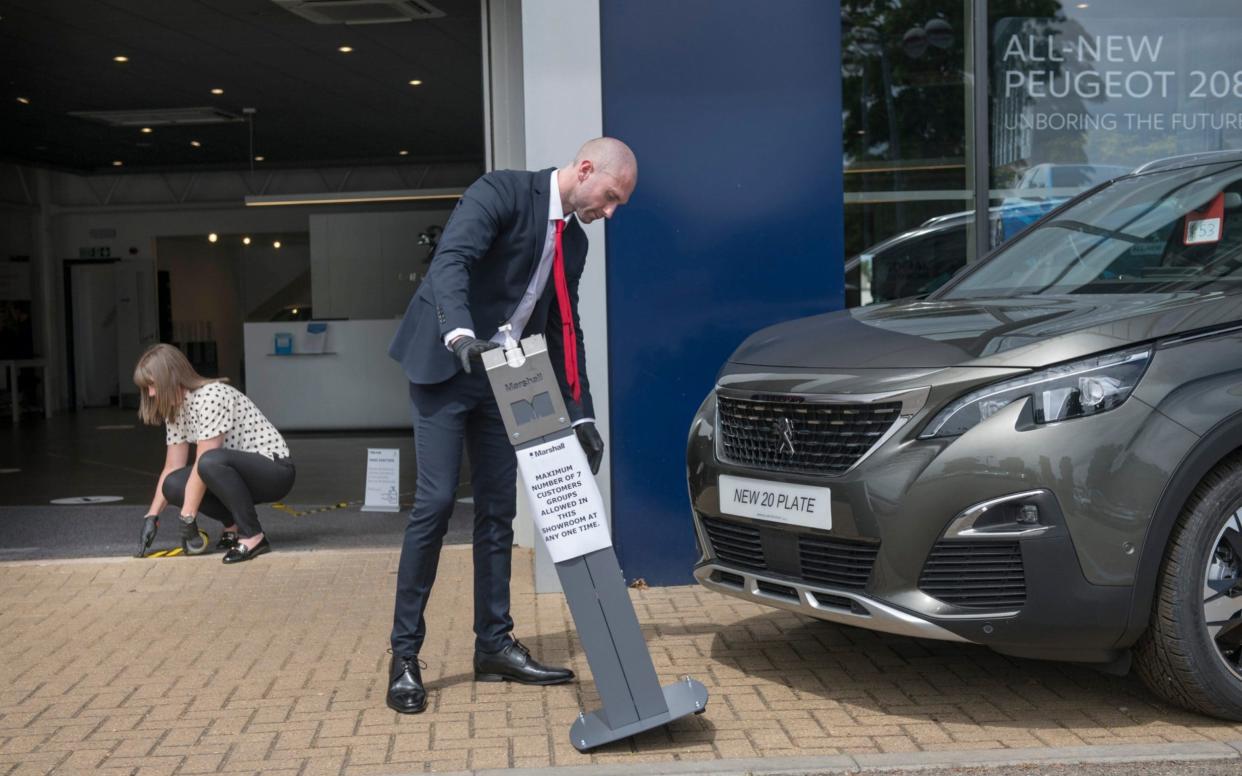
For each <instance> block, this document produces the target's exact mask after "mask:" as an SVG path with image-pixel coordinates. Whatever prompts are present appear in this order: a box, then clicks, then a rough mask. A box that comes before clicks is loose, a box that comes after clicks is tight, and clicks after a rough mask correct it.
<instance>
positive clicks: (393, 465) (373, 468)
mask: <svg viewBox="0 0 1242 776" xmlns="http://www.w3.org/2000/svg"><path fill="white" fill-rule="evenodd" d="M400 485H401V451H400V450H395V449H394V450H388V449H384V448H379V447H368V448H367V490H366V496H365V498H364V499H363V504H362V511H363V512H400V511H401V499H400V492H401V487H400Z"/></svg>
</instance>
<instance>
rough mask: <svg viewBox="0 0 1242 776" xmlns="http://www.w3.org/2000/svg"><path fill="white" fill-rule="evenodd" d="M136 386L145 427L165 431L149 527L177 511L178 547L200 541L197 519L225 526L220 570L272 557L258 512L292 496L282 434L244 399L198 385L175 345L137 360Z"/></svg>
mask: <svg viewBox="0 0 1242 776" xmlns="http://www.w3.org/2000/svg"><path fill="white" fill-rule="evenodd" d="M134 384H135V385H137V386H138V389H139V391H140V396H141V399H140V403H139V407H138V415H139V416H140V417H141V418H142V421H143V422H144V423H146V424H148V425H152V426H158V425H160V424H161V423H162V424H163V425H164V428H165V431H166V434H165V437H166V444H167V450H166V452H165V458H164V470H163V472H162V473H161V474H160V479H159V483H158V484H157V485H156V488H155V498H154V499H153V500H152V501H151V509H150V511H149V512H148V513H147V520H148V525H152V526H153V524H152V523H151V522H150V521H153V520H155V518H156V516H158V515H159V514H160V512H162V511H163V510H164V507H166V506H167V505H168V504H172V505H174V506H176V507H179V508H180V510H181V536H182V544H183V546H184V545H185V544H186V543H187V542H194V541H196V540H197V537H198V534H199V528H198V521H197V518H198V514H199V513H200V512H201V513H202V514H204V515H207V516H208V517H210V518H212V519H214V520H218V521H219V522H220V523H222V524H223V529H224V530H223V531H222V533H221V535H220V540H219V542H218V543H217V544H216V547H217V548H220V549H225V550H227V552H226V553H225V555H224V562H225V563H240V562H241V561H246V560H250V559H251V558H254V557H257V556H259V555H262V554H263V553H266V552H270V551H271V549H272V547H271V545H270V544H269V543H268V541H267V537H266V536H264V534H263V527H262V526H261V525H259V516H258V513H257V512H256V511H255V504H262V503H265V502H271V501H279V500H280V499H282V498H284V497H285V496H286V495H288V493H289V491H290V490H292V488H293V480H294V475H295V472H294V468H293V461H292V460H291V459H290V457H289V446H288V445H286V444H285V440H284V437H282V436H281V435H280V432H279V431H277V430H276V428H275V427H274V426H273V425H272V424H271V422H269V421H268V419H267V418H266V417H264V416H263V413H262V412H260V411H259V408H258V407H256V406H255V405H254V402H252V401H250V399H249V398H248V397H247V396H246V395H245V394H244V393H242V392H241V391H239V390H237V389H236V388H233V387H232V386H230V385H228V384H226V383H225V382H224V381H223V380H218V379H211V378H207V377H203V376H202V375H200V374H199V373H198V372H196V371H195V370H194V367H192V366H191V365H190V362H189V360H188V359H187V358H186V357H185V355H184V354H182V352H181V351H180V350H178V349H177V348H175V347H173V346H172V345H166V344H159V345H153V346H152V347H150V348H148V349H147V351H146V352H145V353H143V354H142V357H141V358H140V359H138V365H137V366H136V367H135V368H134ZM190 445H194V446H195V455H194V463H193V464H192V465H191V464H189V459H190ZM153 534H154V531H153V529H152V531H151V535H152V536H153ZM146 535H147V531H145V530H144V536H146ZM146 541H147V543H149V541H150V540H149V539H147V540H146ZM140 554H141V551H140Z"/></svg>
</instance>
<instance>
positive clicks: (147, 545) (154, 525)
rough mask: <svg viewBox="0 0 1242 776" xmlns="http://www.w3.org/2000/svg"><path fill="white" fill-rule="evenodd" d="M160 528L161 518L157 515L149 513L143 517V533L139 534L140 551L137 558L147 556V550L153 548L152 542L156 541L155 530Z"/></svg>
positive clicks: (136, 555)
mask: <svg viewBox="0 0 1242 776" xmlns="http://www.w3.org/2000/svg"><path fill="white" fill-rule="evenodd" d="M158 530H160V519H159V517H157V516H155V515H147V516H146V517H144V518H142V533H140V534H139V535H138V552H137V554H135V555H134V557H135V558H143V557H146V554H147V550H149V549H151V542H153V541H155V532H156V531H158Z"/></svg>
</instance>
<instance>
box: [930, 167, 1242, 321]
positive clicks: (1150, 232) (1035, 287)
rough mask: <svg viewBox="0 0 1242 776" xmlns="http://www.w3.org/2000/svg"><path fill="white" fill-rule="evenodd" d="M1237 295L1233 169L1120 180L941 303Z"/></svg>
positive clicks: (1241, 234) (1021, 242) (1239, 218)
mask: <svg viewBox="0 0 1242 776" xmlns="http://www.w3.org/2000/svg"><path fill="white" fill-rule="evenodd" d="M1183 291H1193V292H1202V293H1209V292H1220V291H1225V292H1242V164H1238V163H1230V164H1216V165H1207V166H1200V167H1189V168H1183V169H1179V170H1169V171H1164V172H1157V173H1148V174H1145V175H1137V176H1134V177H1132V178H1123V179H1121V180H1119V181H1116V182H1115V183H1113V184H1112V185H1109V186H1106V187H1104V188H1102V189H1100V190H1098V191H1095V192H1092V193H1091V194H1088V195H1087V196H1085V197H1083V198H1081V199H1080V200H1078V201H1076V202H1074V203H1073V204H1071V205H1070V206H1069V207H1067V208H1065V209H1063V210H1061V211H1059V212H1056V213H1054V214H1053V215H1051V216H1050V217H1049V218H1048V219H1047V220H1045V221H1042V222H1040V223H1039V224H1037V225H1036V226H1035V227H1034V228H1032V229H1031V230H1029V231H1027V232H1026V233H1025V234H1024V235H1023V236H1022V237H1020V238H1019V239H1017V240H1015V241H1014V242H1013V243H1011V244H1010V245H1009V246H1007V247H1005V248H1004V249H1002V250H1001V251H1000V252H998V253H996V254H995V255H993V256H992V257H991V258H989V259H988V260H987V261H986V262H984V263H983V264H982V265H980V266H979V267H978V268H977V269H975V270H974V271H972V272H970V273H969V274H967V275H966V276H965V277H964V278H962V279H961V280H960V281H959V282H957V283H955V284H953V285H952V286H950V287H949V288H947V289H946V290H945V291H943V292H941V293H940V294H937V295H936V296H937V298H940V299H972V298H980V297H1012V296H1027V295H1063V294H1110V293H1112V294H1136V293H1138V294H1141V293H1170V292H1183Z"/></svg>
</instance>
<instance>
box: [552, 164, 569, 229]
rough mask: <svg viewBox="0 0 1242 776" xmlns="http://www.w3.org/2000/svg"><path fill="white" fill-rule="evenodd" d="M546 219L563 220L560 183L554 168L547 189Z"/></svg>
mask: <svg viewBox="0 0 1242 776" xmlns="http://www.w3.org/2000/svg"><path fill="white" fill-rule="evenodd" d="M548 220H549V221H564V220H565V213H564V212H563V211H562V209H561V185H560V183H559V182H557V180H556V170H553V171H552V183H551V184H550V188H549V189H548Z"/></svg>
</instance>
